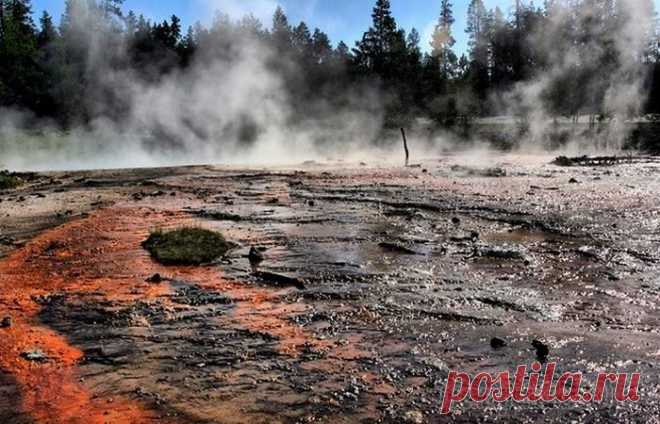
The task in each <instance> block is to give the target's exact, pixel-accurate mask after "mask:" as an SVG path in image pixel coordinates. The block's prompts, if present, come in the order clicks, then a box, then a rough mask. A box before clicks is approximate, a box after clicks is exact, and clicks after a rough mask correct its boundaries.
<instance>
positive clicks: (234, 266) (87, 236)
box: [0, 156, 660, 423]
mask: <svg viewBox="0 0 660 424" xmlns="http://www.w3.org/2000/svg"><path fill="white" fill-rule="evenodd" d="M552 159H553V158H550V157H521V156H500V157H497V158H491V159H490V160H489V163H488V164H487V165H484V166H477V165H476V164H475V161H474V160H473V159H472V158H469V157H467V158H466V157H463V158H459V157H446V158H442V159H438V160H429V161H426V162H424V163H422V164H421V165H419V166H414V167H410V168H394V167H376V166H370V164H355V165H348V164H340V163H333V164H316V163H307V164H304V165H301V166H299V167H296V168H292V169H253V170H241V169H231V168H222V167H190V168H176V169H144V170H125V171H95V172H75V173H73V172H72V173H52V174H42V175H36V176H34V178H32V179H30V181H28V182H27V183H26V184H25V185H24V186H23V187H21V188H19V189H18V190H13V191H4V192H0V200H1V202H0V255H1V256H2V259H0V319H3V318H5V317H7V318H8V319H9V322H8V323H7V322H5V323H4V324H8V325H3V328H0V340H1V342H0V394H2V396H0V422H2V423H5V422H7V423H33V422H37V423H129V422H130V423H147V422H149V423H152V422H167V423H170V422H171V423H189V422H204V423H205V422H209V423H245V422H249V423H271V422H281V423H298V422H300V423H311V422H321V423H353V422H361V423H376V422H386V423H389V422H391V423H401V422H411V423H417V422H419V423H423V422H542V421H547V422H569V421H570V422H617V423H619V422H628V421H630V422H632V421H636V422H653V421H652V420H654V419H655V420H657V417H658V416H660V402H659V401H660V371H659V367H660V315H659V314H658V301H659V300H660V273H659V267H660V262H659V261H660V250H659V246H660V164H659V163H657V162H656V161H654V160H652V158H651V159H649V160H644V161H637V162H635V161H618V162H614V163H612V164H607V165H606V166H603V165H599V166H588V165H587V166H572V167H559V166H556V165H552V164H550V163H551V161H552ZM647 159H648V158H647ZM582 165H584V164H582ZM183 225H195V226H199V227H204V228H209V229H215V230H219V231H222V232H223V233H224V234H225V235H226V237H227V238H228V239H230V240H231V241H233V242H235V243H237V244H238V245H239V247H238V248H237V249H235V250H233V251H232V252H231V253H230V254H229V255H228V257H226V258H223V259H221V260H218V261H217V263H213V264H208V265H206V266H202V267H165V266H162V265H159V264H157V263H155V262H153V261H152V260H151V259H150V258H149V256H148V254H147V253H146V252H145V251H144V250H143V249H142V248H141V247H140V243H141V242H142V241H143V240H144V239H145V238H146V237H147V236H148V234H149V232H150V231H152V230H155V229H166V228H176V227H180V226H183ZM252 247H255V248H259V249H260V250H262V251H263V256H264V260H263V261H262V262H259V263H256V262H254V261H252V262H251V261H250V260H249V258H248V252H249V251H250V249H251V248H252ZM156 273H158V274H160V275H161V277H162V281H160V282H153V281H152V282H148V281H147V280H148V279H149V277H151V276H153V275H154V274H156ZM494 337H498V338H500V339H502V340H504V341H505V343H506V346H504V347H502V348H499V349H493V348H492V347H491V339H492V338H494ZM534 340H540V341H542V342H543V343H544V344H546V345H547V346H548V347H549V351H550V352H549V356H548V360H549V361H551V362H557V364H558V369H559V371H582V372H584V373H586V374H593V373H596V372H598V371H608V372H640V373H642V375H643V377H642V384H641V389H640V395H641V399H640V401H639V402H637V403H625V404H617V403H614V402H611V401H604V402H603V403H590V404H582V403H570V402H568V403H534V404H532V403H515V402H511V403H503V404H495V403H485V404H474V403H469V402H466V403H461V404H457V405H456V408H455V410H454V414H453V415H450V416H441V415H440V414H439V408H440V401H441V397H442V393H443V390H444V386H445V383H446V379H447V375H448V372H449V370H460V371H465V372H469V373H472V374H475V373H477V372H481V371H486V372H492V373H497V372H502V371H504V370H512V371H513V370H515V368H516V367H517V366H518V365H523V364H531V363H532V362H534V361H535V360H536V350H535V348H534V347H533V346H532V341H534Z"/></svg>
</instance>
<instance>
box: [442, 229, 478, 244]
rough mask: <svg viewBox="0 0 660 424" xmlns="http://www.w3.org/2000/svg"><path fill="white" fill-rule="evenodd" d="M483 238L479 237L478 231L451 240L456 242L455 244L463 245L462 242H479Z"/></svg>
mask: <svg viewBox="0 0 660 424" xmlns="http://www.w3.org/2000/svg"><path fill="white" fill-rule="evenodd" d="M480 237H481V236H480V235H479V233H478V232H476V231H471V232H470V234H461V235H458V236H453V237H450V238H449V240H450V241H452V242H454V243H462V242H466V241H467V242H473V243H474V242H476V241H477V240H479V238H480Z"/></svg>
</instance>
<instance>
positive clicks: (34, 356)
mask: <svg viewBox="0 0 660 424" xmlns="http://www.w3.org/2000/svg"><path fill="white" fill-rule="evenodd" d="M21 358H23V359H25V360H26V361H30V362H47V361H48V356H46V354H45V353H44V352H43V351H42V350H41V349H34V350H28V351H25V352H23V353H21Z"/></svg>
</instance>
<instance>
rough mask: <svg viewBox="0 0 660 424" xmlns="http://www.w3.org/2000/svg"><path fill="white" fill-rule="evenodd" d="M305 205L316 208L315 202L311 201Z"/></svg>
mask: <svg viewBox="0 0 660 424" xmlns="http://www.w3.org/2000/svg"><path fill="white" fill-rule="evenodd" d="M307 204H308V205H309V207H311V208H313V207H314V206H316V202H314V201H313V200H310V201H309V202H307Z"/></svg>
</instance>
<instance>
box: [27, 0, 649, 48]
mask: <svg viewBox="0 0 660 424" xmlns="http://www.w3.org/2000/svg"><path fill="white" fill-rule="evenodd" d="M654 2H655V4H656V9H657V8H658V5H659V4H660V0H654ZM391 3H392V10H393V13H394V16H395V17H396V19H397V22H398V23H399V25H401V26H402V27H404V28H405V29H406V30H407V31H409V30H410V29H411V28H413V27H414V28H417V30H418V31H419V32H420V33H421V34H422V39H423V46H422V47H423V48H426V47H428V40H429V36H430V33H431V31H432V29H433V26H434V25H435V22H436V20H437V17H438V15H439V12H440V0H391ZM453 3H454V16H455V18H456V24H455V26H454V37H455V38H456V39H457V45H456V50H457V52H459V53H460V52H463V51H465V50H466V43H467V40H466V35H465V16H466V13H467V7H468V4H469V1H468V0H454V2H453ZM484 3H485V4H486V7H488V8H494V7H496V6H499V7H500V8H501V9H502V11H504V13H505V14H506V15H508V13H509V12H510V9H511V4H512V3H513V0H484ZM536 3H537V4H541V1H540V0H537V1H536ZM277 4H280V5H282V7H283V8H284V10H285V11H286V13H287V15H288V16H289V19H290V20H291V22H292V23H294V24H296V23H298V22H299V21H300V20H304V21H305V22H307V24H308V25H309V26H310V27H312V28H314V27H319V28H321V29H322V30H324V31H325V32H327V33H328V35H330V38H331V39H332V41H333V42H334V43H335V44H336V43H337V42H339V41H340V40H344V41H345V42H346V43H347V44H348V45H349V46H350V47H352V46H353V45H354V43H355V41H356V40H358V39H359V38H361V37H362V33H363V32H364V31H365V30H366V29H367V28H368V27H369V24H370V22H371V9H372V8H373V5H374V4H375V0H125V3H124V9H125V10H133V11H135V12H136V13H137V14H143V15H145V16H146V17H148V18H150V19H152V20H163V19H166V18H168V17H169V16H170V15H171V14H173V13H174V14H176V15H177V16H179V17H180V18H182V20H183V23H184V24H185V25H186V26H187V25H190V24H192V23H194V22H195V21H198V20H199V21H201V22H202V23H209V22H210V21H211V19H212V17H213V12H214V10H220V11H222V12H225V13H228V14H229V15H231V16H233V17H240V16H242V15H244V14H246V13H248V12H252V13H253V14H254V15H255V16H257V17H259V18H260V19H261V20H262V21H263V22H264V24H265V25H266V26H268V27H269V26H270V18H271V16H272V12H273V10H274V9H275V7H276V6H277ZM63 5H64V0H33V6H34V11H35V14H39V15H40V14H41V11H42V10H44V9H45V10H48V12H50V13H51V14H52V15H53V16H54V17H55V18H56V19H59V16H60V15H61V13H62V9H63Z"/></svg>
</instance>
